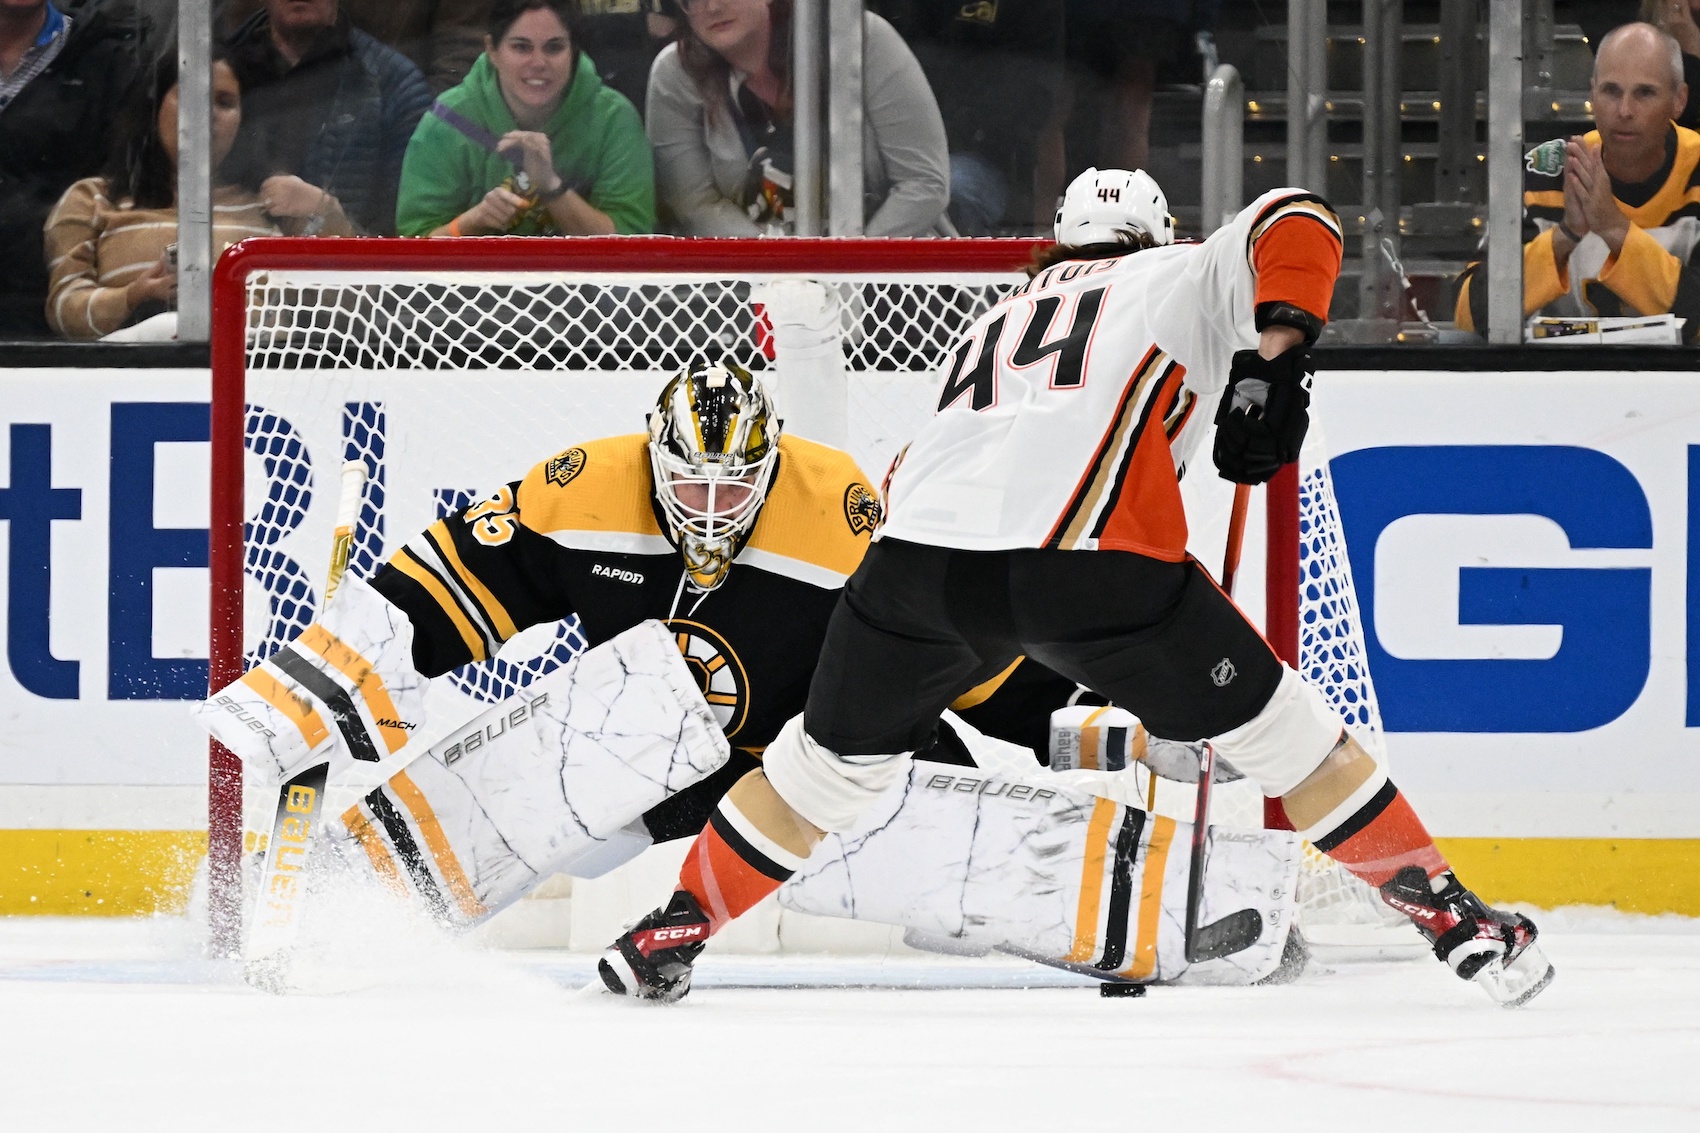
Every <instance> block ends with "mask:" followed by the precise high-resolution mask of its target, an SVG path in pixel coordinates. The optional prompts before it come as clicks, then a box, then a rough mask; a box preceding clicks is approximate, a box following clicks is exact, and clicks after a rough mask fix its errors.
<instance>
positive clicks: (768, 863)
mask: <svg viewBox="0 0 1700 1133" xmlns="http://www.w3.org/2000/svg"><path fill="white" fill-rule="evenodd" d="M803 861H804V859H803V857H801V856H799V855H797V854H795V853H793V852H791V851H790V850H787V849H786V848H785V847H784V846H781V845H780V844H779V843H778V842H777V841H775V840H774V839H773V838H771V837H769V836H768V835H767V834H765V833H763V832H762V830H761V829H760V827H758V826H757V825H756V823H754V822H752V821H751V820H750V818H749V817H748V816H747V815H745V814H744V812H743V811H742V810H740V809H739V808H738V806H737V804H736V803H734V802H733V801H732V798H731V796H730V795H728V796H727V797H726V798H723V799H721V800H720V805H719V806H718V807H716V808H715V809H714V813H713V814H711V815H709V819H708V825H707V826H706V827H704V828H703V832H702V833H701V834H699V835H697V840H696V842H695V844H693V845H692V846H691V850H690V853H689V854H687V855H686V856H685V864H684V866H683V867H682V868H681V869H680V870H679V888H680V889H682V890H684V891H685V892H686V893H689V894H690V895H691V896H692V897H694V898H695V899H696V902H697V904H698V905H699V906H701V907H702V910H703V912H705V913H707V914H708V918H709V923H710V925H711V926H712V928H711V930H712V931H714V932H719V931H720V929H721V928H722V927H723V926H724V925H725V924H726V922H728V921H731V920H735V919H736V918H738V917H740V916H742V915H743V914H744V913H745V912H747V911H748V910H749V909H751V908H753V907H754V906H755V905H756V904H757V903H759V902H760V901H761V900H762V898H764V897H766V896H767V895H768V894H769V893H772V892H774V891H775V890H777V889H778V888H779V887H780V886H781V885H782V884H784V883H785V881H786V880H788V879H789V878H790V876H791V875H792V874H793V873H795V872H796V871H797V869H798V867H799V866H801V865H802V864H803Z"/></svg>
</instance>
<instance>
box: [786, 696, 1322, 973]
mask: <svg viewBox="0 0 1700 1133" xmlns="http://www.w3.org/2000/svg"><path fill="white" fill-rule="evenodd" d="M954 726H956V727H957V730H958V733H959V734H961V735H962V736H963V739H964V742H965V743H967V744H968V746H969V749H970V751H971V752H973V754H974V755H975V757H976V759H979V760H981V762H982V764H983V765H989V766H990V767H991V768H992V769H991V770H986V769H979V770H976V769H970V768H963V767H959V766H952V765H947V764H939V763H930V762H926V761H922V760H917V761H915V762H914V764H913V765H912V767H911V769H910V772H909V775H908V777H907V778H906V779H904V780H902V781H900V782H899V783H897V784H895V785H894V786H893V788H892V789H891V790H890V791H888V792H887V793H886V795H885V796H884V797H883V798H882V799H881V800H880V802H879V803H878V804H877V805H875V806H874V807H872V808H871V809H870V810H869V811H868V812H867V813H866V814H865V815H864V816H863V817H862V819H861V820H860V822H859V823H858V824H857V826H856V827H855V828H854V829H853V830H851V831H850V832H848V833H845V834H829V835H827V837H826V838H825V839H824V840H823V841H822V842H821V844H820V845H819V846H818V847H817V848H816V849H815V852H814V853H813V854H812V855H811V856H810V858H809V860H808V862H807V863H806V864H805V865H804V866H803V868H802V869H800V870H798V871H797V873H796V875H795V876H793V877H792V878H791V880H790V881H788V882H786V883H785V885H784V886H783V887H781V889H780V891H779V901H780V904H782V905H784V906H785V907H786V908H788V909H794V910H796V911H798V912H802V913H811V914H814V915H817V916H827V917H844V918H849V919H853V920H862V921H875V922H879V923H882V924H891V925H898V926H901V927H903V928H905V929H907V930H909V931H908V933H907V934H906V936H905V940H906V942H908V943H909V944H911V945H912V946H915V947H920V948H927V949H931V950H935V951H945V952H952V953H956V954H968V955H983V954H985V953H988V952H991V951H994V950H995V951H1002V952H1008V953H1012V954H1014V955H1019V956H1024V957H1026V958H1028V959H1031V960H1035V961H1038V962H1039V963H1044V964H1050V965H1053V966H1056V967H1063V968H1068V969H1071V970H1074V971H1079V972H1081V973H1083V974H1086V975H1091V976H1094V977H1096V978H1098V979H1102V980H1106V981H1128V982H1134V983H1175V982H1181V983H1200V984H1204V983H1209V984H1250V983H1255V982H1257V981H1258V980H1261V979H1265V978H1267V977H1269V976H1271V975H1274V974H1275V973H1276V971H1277V969H1279V968H1280V967H1281V963H1282V959H1283V955H1284V952H1285V949H1286V947H1287V942H1288V935H1289V933H1290V931H1291V929H1292V927H1293V923H1294V918H1295V916H1296V913H1297V898H1296V894H1295V890H1296V883H1297V878H1298V871H1299V865H1300V859H1301V853H1302V851H1301V846H1300V843H1299V840H1298V837H1297V835H1294V834H1292V833H1290V832H1287V831H1257V830H1223V829H1219V828H1212V829H1211V830H1210V834H1209V838H1208V841H1207V851H1206V867H1205V871H1204V878H1205V883H1204V895H1203V905H1202V910H1201V913H1202V915H1201V917H1200V925H1201V926H1202V927H1201V930H1200V934H1199V935H1200V937H1201V939H1204V940H1205V941H1206V943H1207V945H1208V947H1207V949H1206V951H1207V952H1208V953H1209V954H1210V958H1208V959H1204V960H1202V961H1201V962H1198V963H1189V962H1188V960H1187V942H1186V905H1187V880H1188V868H1189V864H1188V848H1189V846H1190V844H1191V840H1192V828H1191V825H1190V824H1188V823H1184V822H1178V821H1176V820H1175V819H1172V818H1168V817H1166V816H1163V815H1158V814H1153V813H1149V812H1147V811H1145V810H1143V809H1140V808H1138V807H1135V806H1129V805H1126V804H1124V803H1118V802H1116V801H1114V800H1113V799H1111V798H1106V797H1104V795H1103V794H1095V793H1092V791H1094V790H1102V789H1109V788H1112V787H1113V786H1116V785H1119V784H1117V783H1116V780H1117V779H1118V778H1119V777H1117V776H1112V775H1108V774H1104V773H1097V772H1093V771H1075V772H1072V773H1070V774H1068V775H1055V774H1051V773H1048V772H1045V771H1042V770H1038V767H1037V763H1036V762H1035V761H1033V760H1032V758H1031V756H1028V760H1027V762H1028V763H1029V764H1030V765H1031V767H1032V768H1033V770H1032V771H1031V772H1028V773H1024V772H1023V769H1022V766H1021V761H1020V759H1019V758H1018V757H1017V756H1016V753H1018V752H1022V751H1025V749H1016V748H1014V745H1009V744H999V743H998V742H997V741H995V740H990V741H989V740H988V738H987V737H984V736H980V735H978V734H977V733H974V732H973V731H972V729H966V728H965V726H963V725H960V723H959V722H958V723H956V724H954ZM1010 749H1013V750H1010Z"/></svg>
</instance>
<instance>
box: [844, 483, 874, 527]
mask: <svg viewBox="0 0 1700 1133" xmlns="http://www.w3.org/2000/svg"><path fill="white" fill-rule="evenodd" d="M844 518H845V519H846V520H847V521H848V522H849V524H850V533H851V534H852V535H871V534H873V531H874V528H876V527H878V526H879V525H880V520H881V519H883V518H884V513H883V512H882V510H881V509H880V498H879V497H878V496H876V495H874V493H873V492H872V491H871V490H869V488H868V486H867V485H866V484H852V485H850V487H849V488H847V489H846V490H845V492H844Z"/></svg>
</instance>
